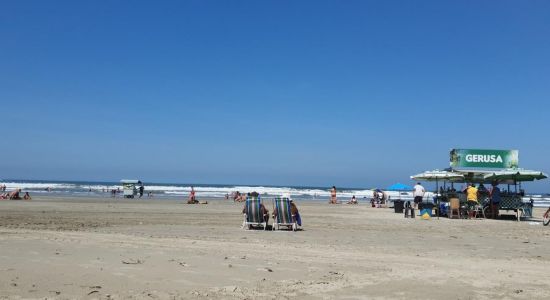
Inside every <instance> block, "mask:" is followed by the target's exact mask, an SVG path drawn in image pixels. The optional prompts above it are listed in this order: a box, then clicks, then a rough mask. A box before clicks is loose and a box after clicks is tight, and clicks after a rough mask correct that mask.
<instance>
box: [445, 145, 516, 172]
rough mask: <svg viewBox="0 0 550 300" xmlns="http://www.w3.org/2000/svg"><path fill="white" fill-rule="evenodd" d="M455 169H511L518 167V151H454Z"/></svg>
mask: <svg viewBox="0 0 550 300" xmlns="http://www.w3.org/2000/svg"><path fill="white" fill-rule="evenodd" d="M451 167H452V168H455V169H459V168H470V169H474V168H475V169H478V168H480V169H509V168H517V167H518V150H487V149H452V150H451Z"/></svg>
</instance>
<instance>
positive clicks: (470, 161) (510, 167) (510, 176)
mask: <svg viewBox="0 0 550 300" xmlns="http://www.w3.org/2000/svg"><path fill="white" fill-rule="evenodd" d="M425 173H434V171H431V172H425ZM437 173H441V174H443V175H445V176H443V175H441V176H438V177H434V178H435V180H441V181H443V182H444V183H445V182H446V181H449V182H450V183H451V188H450V189H445V188H444V187H440V188H437V184H436V195H437V202H438V203H439V202H440V201H442V202H444V203H448V202H449V201H450V200H451V199H454V198H458V199H459V200H460V209H461V210H465V209H466V203H467V197H466V196H467V195H466V193H465V191H457V190H455V189H454V186H453V183H465V184H479V187H478V199H477V202H478V203H479V205H478V206H477V208H476V215H478V214H477V212H478V211H479V213H480V215H482V216H483V217H490V218H494V217H496V216H498V211H502V210H505V211H507V212H508V211H513V212H514V213H515V215H516V218H517V220H518V221H519V220H520V218H521V217H522V216H523V217H531V214H532V207H533V200H532V199H524V196H525V192H524V190H523V189H522V188H521V182H523V181H534V180H540V179H545V178H548V175H547V174H545V173H543V172H541V171H533V170H526V169H522V168H519V151H518V150H492V149H452V150H451V152H450V168H447V169H445V170H443V171H439V170H437ZM421 175H422V176H421ZM423 175H425V174H424V173H422V174H418V175H414V176H412V177H411V178H413V179H418V180H422V179H424V180H430V181H431V180H432V179H431V177H426V176H423ZM447 175H449V176H447ZM451 175H452V176H451ZM436 183H437V181H436ZM518 183H519V184H520V190H519V192H518V190H517V185H518ZM485 184H495V185H497V186H498V185H500V184H506V185H508V189H506V190H505V191H501V192H500V193H499V194H500V201H499V205H498V206H496V208H491V196H490V191H489V190H488V189H487V188H486V187H485V186H484V185H485ZM510 185H513V186H514V191H510ZM526 200H528V201H526ZM443 206H445V207H446V205H438V206H437V208H438V210H442V211H443ZM495 209H496V211H495ZM493 214H495V215H493ZM438 215H439V211H438ZM459 215H460V214H459ZM462 215H464V214H462Z"/></svg>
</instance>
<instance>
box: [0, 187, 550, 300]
mask: <svg viewBox="0 0 550 300" xmlns="http://www.w3.org/2000/svg"><path fill="white" fill-rule="evenodd" d="M201 200H205V199H201ZM182 202H183V201H174V200H154V199H153V200H150V199H147V200H137V199H135V200H123V199H111V198H105V199H99V198H96V199H92V198H78V199H69V198H55V197H42V198H33V200H32V201H0V299H20V298H24V299H37V298H40V299H44V298H48V299H75V298H78V299H81V298H84V299H206V298H208V299H292V298H300V299H365V298H368V299H411V298H413V299H414V298H424V299H496V298H498V299H548V298H550V242H549V239H550V227H544V226H542V224H541V223H540V218H539V219H535V220H534V221H532V222H529V221H523V222H516V221H513V220H512V219H510V220H449V219H444V218H442V219H440V220H437V219H432V220H429V221H425V220H420V219H419V218H416V219H405V218H403V215H401V214H394V213H393V210H391V209H376V208H371V207H369V206H367V205H366V204H364V203H361V204H359V205H358V206H348V205H329V204H325V203H320V202H304V201H302V202H298V207H299V208H300V212H301V215H302V219H303V222H304V226H303V230H302V231H298V232H288V231H275V232H271V231H262V230H252V231H249V230H243V229H241V228H240V226H241V223H242V215H241V214H240V210H241V208H242V204H239V203H233V202H228V201H223V200H210V201H209V204H208V205H187V204H182ZM269 206H271V205H268V207H269ZM535 215H536V216H539V217H540V216H541V215H542V210H541V209H538V210H536V211H535Z"/></svg>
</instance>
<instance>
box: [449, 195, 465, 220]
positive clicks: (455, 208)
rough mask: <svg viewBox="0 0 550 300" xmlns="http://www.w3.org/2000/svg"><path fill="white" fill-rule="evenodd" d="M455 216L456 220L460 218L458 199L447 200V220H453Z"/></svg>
mask: <svg viewBox="0 0 550 300" xmlns="http://www.w3.org/2000/svg"><path fill="white" fill-rule="evenodd" d="M455 215H456V217H457V218H458V219H460V218H462V216H461V215H460V199H458V198H451V199H450V200H449V218H450V219H453V216H455Z"/></svg>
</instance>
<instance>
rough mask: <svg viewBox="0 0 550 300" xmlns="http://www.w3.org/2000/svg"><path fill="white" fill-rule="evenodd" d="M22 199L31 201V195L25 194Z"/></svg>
mask: <svg viewBox="0 0 550 300" xmlns="http://www.w3.org/2000/svg"><path fill="white" fill-rule="evenodd" d="M23 199H25V200H32V198H31V195H29V192H25V196H23Z"/></svg>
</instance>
